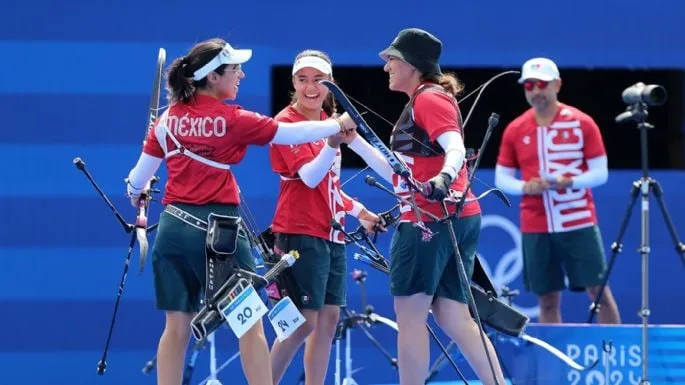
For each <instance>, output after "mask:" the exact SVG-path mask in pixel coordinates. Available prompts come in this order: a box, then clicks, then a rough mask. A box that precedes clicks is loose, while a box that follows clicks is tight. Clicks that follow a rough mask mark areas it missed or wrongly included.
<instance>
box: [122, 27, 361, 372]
mask: <svg viewBox="0 0 685 385" xmlns="http://www.w3.org/2000/svg"><path fill="white" fill-rule="evenodd" d="M251 56H252V51H251V50H247V49H234V48H232V47H231V46H230V45H229V44H228V43H226V42H225V41H223V40H221V39H212V40H208V41H204V42H201V43H198V44H197V45H195V46H194V47H193V48H192V49H191V50H190V52H188V54H187V55H185V56H184V57H182V58H178V59H176V60H175V61H174V62H173V63H172V65H171V67H170V69H169V72H168V89H169V93H170V101H171V106H170V107H169V108H168V109H167V110H166V111H165V112H164V113H163V114H162V116H161V117H160V121H159V122H158V123H157V124H156V125H155V127H154V129H153V130H150V133H149V135H148V137H147V140H146V142H145V145H144V147H143V151H142V154H141V155H140V158H139V160H138V163H137V164H136V166H135V167H134V168H133V169H132V170H131V172H130V174H129V178H128V179H129V185H128V188H127V190H128V194H129V196H130V197H131V199H132V201H133V202H135V201H136V200H137V197H138V196H139V195H140V194H141V192H142V189H143V187H142V186H145V185H146V183H147V181H149V180H150V178H151V177H152V176H153V175H154V173H155V172H156V171H157V169H158V168H159V166H160V165H161V163H162V161H163V160H166V165H167V169H168V181H167V184H166V187H165V195H164V198H163V199H162V203H164V204H165V205H166V207H165V210H164V212H163V213H162V214H161V216H160V219H159V227H158V229H157V235H156V239H155V242H154V246H153V250H152V257H153V261H152V263H153V271H154V283H155V297H156V302H157V307H158V308H159V309H161V310H164V311H165V314H166V324H165V328H164V332H163V333H162V336H161V338H160V341H159V347H158V351H157V381H158V384H161V385H178V384H180V383H181V377H182V372H183V367H184V357H185V349H186V345H187V342H188V338H189V336H190V327H189V326H190V322H191V320H192V318H193V316H194V313H196V312H197V311H198V310H199V308H200V293H201V291H202V290H203V289H204V288H205V284H206V270H205V269H206V267H205V265H206V256H205V242H206V237H207V234H206V232H205V231H204V230H203V228H202V227H200V226H199V225H198V223H200V222H199V221H205V220H207V218H208V215H209V214H210V213H214V214H218V215H224V216H233V217H239V216H240V214H239V211H238V205H239V203H240V198H239V190H238V185H237V182H236V180H235V177H234V175H233V173H232V171H231V166H232V165H235V164H238V163H240V161H241V160H242V159H243V158H244V156H245V153H246V151H247V147H248V146H249V145H261V146H263V145H267V144H269V143H277V144H286V145H287V144H298V143H308V142H311V141H313V140H318V139H321V138H326V137H329V136H331V135H335V134H336V133H339V132H340V131H345V130H348V129H353V128H354V123H353V122H351V120H350V119H349V117H348V116H347V115H345V114H343V115H342V116H341V117H340V118H336V119H327V120H322V121H316V122H313V121H311V122H310V121H308V122H298V123H283V122H277V121H275V120H273V119H272V118H269V117H266V116H261V115H259V114H257V113H254V112H251V111H247V110H245V109H243V108H241V107H240V106H238V105H229V104H226V103H224V102H223V101H224V100H225V99H229V100H233V99H235V98H236V96H237V94H238V85H239V83H240V81H241V80H242V79H243V78H244V77H245V73H244V72H243V70H242V68H241V64H243V63H245V62H247V61H248V60H249V59H250V57H251ZM233 258H234V261H235V262H236V263H237V264H238V267H240V268H242V269H245V270H250V271H255V270H256V267H255V264H254V258H253V257H252V254H251V249H250V244H249V241H248V238H247V236H246V235H245V232H244V231H242V232H241V231H238V235H237V241H236V248H235V253H234V255H233ZM240 357H241V361H242V365H243V370H244V372H245V376H246V378H247V380H248V382H249V383H250V384H254V385H269V384H272V380H271V367H270V365H269V362H270V360H269V348H268V345H267V342H266V338H265V336H264V329H263V325H262V323H261V322H259V323H257V324H255V325H254V326H253V327H252V328H251V329H250V330H249V331H247V332H246V333H245V334H244V335H243V336H242V337H241V338H240Z"/></svg>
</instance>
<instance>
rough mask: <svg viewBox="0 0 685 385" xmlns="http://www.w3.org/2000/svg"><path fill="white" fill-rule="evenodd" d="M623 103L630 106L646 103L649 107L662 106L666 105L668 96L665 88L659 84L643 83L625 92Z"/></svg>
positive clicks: (634, 85)
mask: <svg viewBox="0 0 685 385" xmlns="http://www.w3.org/2000/svg"><path fill="white" fill-rule="evenodd" d="M621 95H622V96H623V102H624V103H625V104H628V105H632V104H638V103H645V104H647V105H648V106H661V105H663V104H664V103H666V99H667V98H668V94H667V93H666V89H665V88H664V87H663V86H660V85H658V84H649V85H645V84H644V83H642V82H638V83H635V84H633V85H632V86H630V87H628V88H626V89H625V90H623V94H621Z"/></svg>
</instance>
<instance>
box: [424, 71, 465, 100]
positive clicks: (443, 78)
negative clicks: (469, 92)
mask: <svg viewBox="0 0 685 385" xmlns="http://www.w3.org/2000/svg"><path fill="white" fill-rule="evenodd" d="M421 80H423V81H429V82H433V83H437V84H440V86H442V88H443V89H444V90H445V92H447V93H448V94H450V95H452V96H453V97H455V98H456V97H457V96H459V94H461V93H462V91H464V83H462V82H461V81H460V80H459V79H458V78H457V77H456V75H454V74H453V73H444V74H442V75H437V74H429V75H425V74H424V75H423V76H422V77H421Z"/></svg>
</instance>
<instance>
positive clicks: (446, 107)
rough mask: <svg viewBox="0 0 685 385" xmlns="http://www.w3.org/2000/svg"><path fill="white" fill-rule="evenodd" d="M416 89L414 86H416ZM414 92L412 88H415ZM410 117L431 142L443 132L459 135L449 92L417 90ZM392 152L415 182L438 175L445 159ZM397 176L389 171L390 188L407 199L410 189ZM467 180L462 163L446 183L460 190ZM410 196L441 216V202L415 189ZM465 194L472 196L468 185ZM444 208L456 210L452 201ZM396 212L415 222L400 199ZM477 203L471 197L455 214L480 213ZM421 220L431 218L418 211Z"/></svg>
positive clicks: (450, 210)
mask: <svg viewBox="0 0 685 385" xmlns="http://www.w3.org/2000/svg"><path fill="white" fill-rule="evenodd" d="M417 90H418V88H417ZM415 92H416V91H415ZM413 119H414V122H415V123H416V124H417V125H418V126H420V127H421V128H423V129H424V130H425V131H426V133H427V134H428V139H429V140H430V141H431V142H435V141H437V139H438V137H439V136H440V135H442V134H444V133H445V132H448V131H455V132H458V133H459V134H461V135H462V137H463V133H462V129H461V125H460V123H459V106H458V105H457V104H456V102H455V100H454V98H452V97H451V96H450V95H448V94H446V93H444V92H440V91H433V90H426V91H424V92H421V93H420V94H419V95H418V96H416V98H415V99H414V104H413ZM396 154H397V155H399V157H400V158H401V159H402V160H403V161H404V162H405V163H406V164H407V166H409V168H410V169H411V172H412V176H413V177H414V179H416V180H417V181H419V182H426V181H428V180H429V179H431V178H433V177H434V176H436V175H438V174H439V173H440V171H441V170H442V167H443V166H444V163H445V155H444V154H441V155H434V156H417V155H414V154H403V153H402V152H399V151H396ZM401 181H402V180H401V178H400V176H398V175H397V174H393V188H394V190H395V193H397V194H398V195H400V196H402V197H405V198H407V199H409V200H410V198H409V197H410V193H409V190H408V188H406V187H405V186H403V183H401ZM467 183H468V175H467V169H466V163H465V162H464V166H463V167H462V168H461V169H460V170H459V173H458V174H457V177H456V178H455V179H454V181H453V182H452V185H451V186H450V188H451V189H453V190H454V191H458V192H464V191H465V190H466V185H467ZM414 197H415V199H416V203H417V205H418V206H419V207H420V208H422V209H424V210H426V211H428V212H430V213H432V214H434V215H435V216H437V217H439V218H442V217H444V216H445V214H444V213H443V211H442V203H441V202H431V201H429V200H428V199H427V198H425V197H424V196H423V195H421V194H420V193H417V192H415V193H414ZM467 197H468V198H474V195H473V193H472V192H471V189H469V193H468V195H467ZM447 208H448V210H449V212H450V214H453V213H454V212H455V211H456V205H454V204H448V205H447ZM400 212H401V213H402V218H401V220H403V221H410V222H416V215H415V213H414V210H413V209H412V208H411V206H409V205H406V204H403V203H400ZM480 212H481V211H480V204H479V203H478V201H473V202H470V203H467V204H465V205H464V208H463V210H462V212H461V214H460V215H459V217H468V216H472V215H477V214H480ZM421 219H422V220H423V221H424V222H429V221H432V219H430V218H428V217H427V216H426V215H421Z"/></svg>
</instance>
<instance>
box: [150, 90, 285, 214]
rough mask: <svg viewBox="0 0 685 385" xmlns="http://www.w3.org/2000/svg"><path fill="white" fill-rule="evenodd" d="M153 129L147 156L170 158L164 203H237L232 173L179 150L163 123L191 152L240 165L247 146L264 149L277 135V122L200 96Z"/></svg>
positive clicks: (175, 106)
mask: <svg viewBox="0 0 685 385" xmlns="http://www.w3.org/2000/svg"><path fill="white" fill-rule="evenodd" d="M165 114H166V119H164V115H163V116H162V117H161V118H160V119H159V120H158V122H157V123H156V124H155V127H154V128H153V129H152V130H150V132H149V134H148V136H147V138H146V141H145V144H144V146H143V152H144V153H146V154H148V155H152V156H155V157H158V158H165V157H166V165H167V169H168V180H167V183H166V186H165V192H164V198H163V199H162V203H164V204H169V203H174V202H183V203H190V204H196V205H201V204H205V203H227V204H239V203H240V198H239V190H238V184H237V182H236V179H235V176H234V175H233V172H231V170H222V169H219V168H216V167H213V166H210V165H207V164H204V163H201V162H199V161H198V160H196V159H192V158H190V157H188V156H185V155H182V154H180V153H178V152H177V151H174V150H176V149H177V146H176V144H175V143H174V142H173V140H172V139H171V138H170V137H169V136H168V135H167V133H166V130H165V129H164V127H161V126H159V123H160V122H163V121H166V126H167V127H168V128H169V131H170V132H171V134H172V135H173V136H174V137H175V138H176V139H177V140H178V141H179V142H180V144H181V145H182V146H183V147H184V148H185V149H187V150H189V151H191V152H193V153H195V154H197V155H200V156H202V157H204V158H207V159H209V160H211V161H214V162H218V163H223V164H237V163H239V162H240V161H241V160H242V159H243V158H244V157H245V154H246V153H247V146H248V145H250V144H254V145H262V146H263V145H266V144H268V143H269V142H270V141H271V140H273V138H274V136H275V135H276V130H277V128H278V123H277V122H276V121H275V120H273V119H272V118H270V117H267V116H262V115H259V114H257V113H255V112H251V111H247V110H244V109H243V108H242V107H240V106H238V105H229V104H226V103H224V102H223V101H221V100H218V99H215V98H212V97H210V96H206V95H200V94H196V95H195V97H194V100H192V101H191V102H190V103H188V104H184V103H176V104H173V105H172V106H170V107H169V109H168V110H167V111H165Z"/></svg>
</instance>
